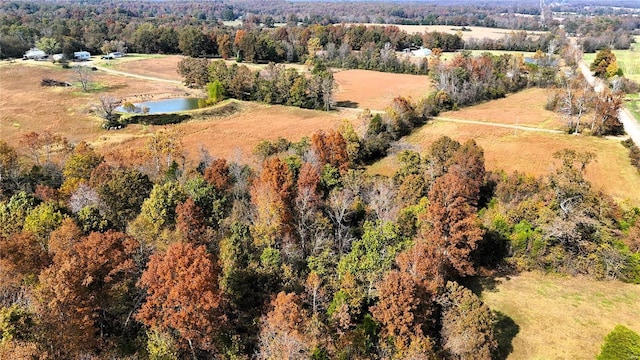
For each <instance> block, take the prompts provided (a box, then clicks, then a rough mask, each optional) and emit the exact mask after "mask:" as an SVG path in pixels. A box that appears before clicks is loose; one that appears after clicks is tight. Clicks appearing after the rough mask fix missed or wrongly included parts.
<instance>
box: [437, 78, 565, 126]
mask: <svg viewBox="0 0 640 360" xmlns="http://www.w3.org/2000/svg"><path fill="white" fill-rule="evenodd" d="M546 91H547V90H545V89H539V88H530V89H525V90H523V91H520V92H517V93H514V94H509V95H508V96H507V97H505V98H502V99H497V100H493V101H487V102H484V103H481V104H478V105H475V106H469V107H466V108H462V109H460V110H458V111H447V112H444V113H442V114H441V116H442V117H450V118H455V119H465V120H476V121H486V122H492V123H500V124H506V125H520V126H528V127H535V128H542V129H556V130H557V129H562V127H563V126H564V122H563V120H562V116H560V114H558V113H556V112H553V111H549V110H545V109H544V104H545V102H546V99H547V94H546Z"/></svg>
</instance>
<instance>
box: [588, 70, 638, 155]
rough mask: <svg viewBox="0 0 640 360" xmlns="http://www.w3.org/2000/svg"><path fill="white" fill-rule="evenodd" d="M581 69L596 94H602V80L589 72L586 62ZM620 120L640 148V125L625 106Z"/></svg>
mask: <svg viewBox="0 0 640 360" xmlns="http://www.w3.org/2000/svg"><path fill="white" fill-rule="evenodd" d="M579 67H580V70H581V71H582V75H584V78H585V79H586V80H587V82H588V83H589V85H591V86H593V89H594V90H595V91H596V92H598V93H599V92H602V90H603V89H604V86H605V85H604V84H603V82H602V80H600V79H598V78H596V77H594V76H593V75H591V71H590V70H589V67H587V64H585V63H584V61H580V64H579ZM618 119H619V120H620V122H621V123H622V125H623V126H624V131H626V132H627V134H629V137H630V138H631V140H633V142H634V143H635V144H636V145H637V146H640V123H638V121H637V120H636V119H635V118H634V117H633V115H632V114H631V112H630V111H629V110H628V109H627V108H625V107H624V106H622V107H621V108H620V110H618Z"/></svg>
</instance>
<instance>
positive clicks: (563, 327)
mask: <svg viewBox="0 0 640 360" xmlns="http://www.w3.org/2000/svg"><path fill="white" fill-rule="evenodd" d="M498 282H499V283H498V285H497V287H496V289H495V291H485V292H483V293H482V299H483V301H485V302H486V303H487V305H489V307H490V308H491V309H492V310H496V311H500V312H502V313H503V314H505V315H507V316H508V317H510V318H511V319H512V320H513V321H514V322H515V323H516V325H517V326H518V327H519V328H518V333H517V335H516V336H515V338H513V341H512V345H513V352H512V353H511V354H510V356H509V359H514V360H517V359H593V358H595V356H596V355H597V354H598V353H599V352H600V345H601V344H602V342H603V340H604V337H605V336H606V335H607V334H608V333H609V332H610V331H611V330H613V328H614V327H615V326H616V324H623V325H625V326H627V327H629V328H630V329H633V330H634V331H636V332H640V286H639V285H632V284H624V283H622V282H618V281H596V280H592V279H589V278H584V277H560V276H555V275H542V274H538V273H524V274H521V275H518V276H514V277H510V278H500V279H498Z"/></svg>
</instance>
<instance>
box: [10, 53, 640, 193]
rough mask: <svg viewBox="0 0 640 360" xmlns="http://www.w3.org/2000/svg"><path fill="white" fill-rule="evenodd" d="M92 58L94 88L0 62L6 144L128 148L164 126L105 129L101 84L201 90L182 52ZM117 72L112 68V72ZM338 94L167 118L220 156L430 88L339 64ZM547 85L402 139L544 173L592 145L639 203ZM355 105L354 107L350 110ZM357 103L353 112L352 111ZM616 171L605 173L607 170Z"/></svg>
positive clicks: (126, 94) (129, 96)
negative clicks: (56, 138)
mask: <svg viewBox="0 0 640 360" xmlns="http://www.w3.org/2000/svg"><path fill="white" fill-rule="evenodd" d="M125 59H126V61H122V62H118V61H120V60H121V59H118V60H115V61H112V62H110V63H109V64H110V65H107V66H105V65H104V62H102V63H97V66H99V67H100V68H102V67H106V68H108V71H102V70H99V71H97V72H96V74H95V77H94V82H95V83H96V85H97V86H98V87H99V90H96V91H91V92H89V93H82V92H80V91H79V90H78V89H75V88H71V89H70V88H41V87H40V86H39V82H40V80H41V79H42V78H45V77H46V78H54V79H58V80H65V81H71V80H73V79H72V74H71V72H69V71H65V70H62V69H60V68H58V67H54V66H53V65H51V64H48V63H46V64H41V63H37V64H34V63H26V64H25V63H13V64H9V63H5V64H2V65H1V66H0V77H2V79H3V81H2V83H1V84H0V92H1V93H2V95H3V96H2V98H1V99H0V131H1V132H2V134H3V138H4V139H6V140H7V141H8V142H9V143H10V144H12V145H14V146H15V145H17V141H18V139H19V137H20V135H21V134H25V133H27V132H30V131H36V132H38V131H44V130H50V131H54V132H58V133H60V134H62V135H64V136H66V137H67V138H68V139H69V140H70V141H71V142H79V141H87V142H89V143H90V144H92V145H94V146H95V147H96V148H97V149H98V150H101V151H103V152H105V153H107V152H108V153H111V154H113V153H114V152H115V153H126V154H129V155H127V156H134V155H131V149H134V150H135V149H140V148H142V147H143V146H144V144H145V141H146V139H147V137H148V136H149V135H150V134H152V133H153V132H155V131H157V130H159V129H162V128H163V127H162V126H143V125H130V126H128V127H126V128H125V129H122V130H119V131H106V130H104V129H102V128H101V127H100V124H101V120H100V119H99V118H97V117H96V116H94V115H92V114H91V113H90V109H91V107H92V106H93V105H94V104H95V103H97V99H98V96H99V94H100V92H104V93H106V94H108V95H111V96H114V97H116V98H120V99H126V100H127V101H133V102H135V101H136V100H143V99H144V100H148V99H160V98H172V97H179V96H197V95H198V94H199V93H198V92H194V91H193V90H192V89H188V88H186V87H184V86H183V85H182V84H180V83H179V81H180V80H179V79H180V77H179V75H178V74H177V71H176V66H177V63H178V62H179V61H180V60H181V59H182V57H181V56H153V57H136V56H132V57H128V58H125ZM115 72H117V73H115ZM335 78H336V82H337V84H338V89H337V92H336V101H337V103H338V104H339V105H342V106H344V105H347V106H346V107H345V108H343V109H341V110H337V111H332V112H323V111H314V110H303V109H296V108H290V107H286V106H269V105H263V104H257V103H242V105H241V106H240V107H239V108H240V110H239V111H237V112H235V113H233V114H230V115H227V116H224V117H215V118H211V119H209V120H206V119H204V120H192V121H188V122H185V123H181V124H177V125H173V127H172V129H174V130H175V132H176V133H177V134H180V135H179V136H180V139H181V141H182V143H183V145H184V148H185V150H186V151H187V153H186V158H187V160H188V161H190V162H197V161H198V159H199V156H200V153H201V151H200V150H201V149H202V148H205V149H207V150H208V151H209V153H210V154H211V155H213V156H216V157H228V158H234V157H236V156H237V155H238V154H239V153H242V154H244V155H250V154H251V152H252V149H253V148H254V147H255V145H256V144H257V143H258V142H260V141H261V140H275V139H277V138H278V137H285V138H287V139H289V140H291V141H298V140H299V139H300V138H302V137H304V136H310V135H311V134H313V133H314V132H315V131H318V130H329V129H334V128H336V127H337V126H338V124H339V123H340V122H341V121H343V120H348V121H351V122H353V123H354V125H356V127H357V125H358V124H356V122H357V121H358V120H357V118H358V115H359V114H360V112H361V111H362V110H363V109H371V110H372V111H383V110H384V109H385V108H386V107H387V106H388V105H389V103H390V101H391V100H392V99H393V98H394V97H396V96H405V97H410V98H412V99H414V100H418V99H420V98H421V97H423V96H426V94H428V92H429V90H430V89H431V86H432V85H431V82H430V81H429V78H428V77H426V76H419V75H405V74H389V73H379V72H373V71H367V70H344V71H338V72H336V73H335ZM545 101H546V93H545V91H544V90H542V89H527V90H524V91H522V92H519V93H515V94H510V95H508V96H507V97H505V98H503V99H497V100H493V101H489V102H485V103H481V104H478V105H475V106H470V107H467V108H463V109H461V110H458V111H450V112H445V113H442V114H441V118H439V119H438V118H437V119H434V120H431V121H430V122H428V123H427V124H426V125H424V126H423V127H422V128H420V129H417V130H416V131H415V132H414V133H413V134H412V135H410V136H408V137H406V138H405V139H404V140H403V141H402V142H404V143H407V144H409V146H411V147H413V148H415V149H417V150H418V151H421V152H423V151H425V150H426V149H427V148H428V146H429V145H430V144H431V143H432V142H433V141H435V140H436V139H437V138H438V137H440V136H443V135H447V136H450V137H452V138H454V139H456V140H458V141H464V140H467V139H471V138H473V139H476V141H477V142H478V144H480V145H481V146H482V147H483V148H484V150H485V158H486V161H487V168H488V169H489V170H497V169H502V170H504V171H506V172H508V173H509V172H512V171H519V172H523V173H529V174H532V175H535V176H543V175H546V174H548V173H549V171H551V170H552V169H553V166H554V161H553V157H552V155H553V153H554V152H556V151H559V150H562V149H564V148H571V149H575V150H578V151H594V152H595V153H596V159H595V161H594V162H593V163H592V164H590V165H589V166H588V167H587V172H586V176H587V179H588V180H590V181H591V182H592V183H593V185H594V187H595V188H596V189H600V190H602V191H604V192H606V193H608V194H610V195H611V196H613V197H614V198H615V199H616V200H618V201H621V202H624V201H628V202H629V203H630V204H635V205H638V204H640V189H638V188H637V187H632V188H630V187H629V186H628V184H634V183H640V174H638V171H637V170H635V169H634V168H633V167H632V166H631V165H630V164H629V159H628V151H627V150H626V149H625V148H624V147H623V146H622V145H621V144H620V141H619V140H617V139H608V138H596V137H586V136H574V135H566V134H564V133H562V131H563V122H562V119H561V117H560V116H559V115H558V114H556V113H554V112H551V111H547V110H544V108H543V105H544V102H545ZM353 107H355V108H357V109H350V108H353ZM352 110H358V111H352ZM396 167H397V164H396V161H395V155H394V154H391V155H390V156H389V157H387V158H385V159H382V160H381V161H379V162H378V163H376V164H374V165H373V166H372V167H371V169H369V170H368V171H369V172H370V173H381V174H386V175H390V174H392V173H393V171H394V169H396ZM614 173H615V174H617V176H611V174H614Z"/></svg>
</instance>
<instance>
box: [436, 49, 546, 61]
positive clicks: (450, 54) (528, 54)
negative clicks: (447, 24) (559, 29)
mask: <svg viewBox="0 0 640 360" xmlns="http://www.w3.org/2000/svg"><path fill="white" fill-rule="evenodd" d="M465 51H468V52H470V53H471V56H480V55H482V54H484V53H489V54H491V55H494V56H500V55H505V54H507V55H518V54H519V55H522V56H523V57H533V56H534V55H535V53H534V52H527V51H506V50H465ZM457 54H458V52H445V53H442V55H441V56H440V58H441V59H442V60H445V61H447V60H451V59H453V58H454V57H455V56H456V55H457Z"/></svg>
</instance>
